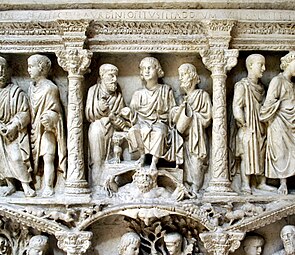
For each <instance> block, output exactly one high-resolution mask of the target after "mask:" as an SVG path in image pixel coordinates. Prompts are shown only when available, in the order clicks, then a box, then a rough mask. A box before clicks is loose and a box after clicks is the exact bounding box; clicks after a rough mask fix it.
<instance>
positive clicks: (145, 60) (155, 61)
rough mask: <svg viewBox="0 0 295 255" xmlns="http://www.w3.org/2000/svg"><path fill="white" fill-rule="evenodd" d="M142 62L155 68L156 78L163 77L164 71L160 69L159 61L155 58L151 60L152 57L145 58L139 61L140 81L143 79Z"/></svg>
mask: <svg viewBox="0 0 295 255" xmlns="http://www.w3.org/2000/svg"><path fill="white" fill-rule="evenodd" d="M144 62H148V63H150V64H152V65H153V66H155V68H156V69H157V74H158V78H162V77H164V71H163V69H162V67H161V64H160V62H159V60H158V59H156V58H153V57H145V58H144V59H143V60H141V61H140V64H139V68H140V77H141V79H143V78H142V67H143V63H144Z"/></svg>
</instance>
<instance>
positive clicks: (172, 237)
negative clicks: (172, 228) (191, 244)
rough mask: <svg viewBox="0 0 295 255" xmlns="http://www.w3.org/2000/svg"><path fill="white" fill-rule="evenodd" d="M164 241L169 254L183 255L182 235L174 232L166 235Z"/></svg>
mask: <svg viewBox="0 0 295 255" xmlns="http://www.w3.org/2000/svg"><path fill="white" fill-rule="evenodd" d="M164 242H165V244H166V248H167V251H168V254H169V255H181V249H182V235H181V234H179V233H177V232H172V233H168V234H165V235H164Z"/></svg>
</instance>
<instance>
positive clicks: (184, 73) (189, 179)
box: [172, 64, 212, 193]
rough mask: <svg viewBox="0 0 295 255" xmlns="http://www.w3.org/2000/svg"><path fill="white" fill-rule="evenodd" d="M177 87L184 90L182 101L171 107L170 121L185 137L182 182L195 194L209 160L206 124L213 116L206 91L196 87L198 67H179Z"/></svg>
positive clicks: (199, 186) (187, 65) (189, 65)
mask: <svg viewBox="0 0 295 255" xmlns="http://www.w3.org/2000/svg"><path fill="white" fill-rule="evenodd" d="M178 73H179V80H180V82H181V84H180V88H181V89H182V90H183V91H184V92H185V93H186V96H185V97H184V101H183V102H182V104H181V105H180V106H179V107H175V108H174V109H173V110H172V112H173V113H172V115H174V116H173V121H174V122H175V123H176V128H177V130H178V132H179V133H180V134H181V136H182V137H183V140H184V145H183V146H184V149H183V151H184V181H185V182H186V183H187V184H188V185H189V186H191V190H192V192H193V193H197V192H198V191H199V189H200V188H201V187H202V185H203V180H204V171H205V170H206V163H207V159H208V149H207V148H208V145H207V135H206V131H205V129H206V127H208V126H209V125H210V122H211V118H212V104H211V100H210V96H209V94H208V93H207V92H206V91H204V90H201V89H196V85H197V84H199V83H200V78H199V76H198V73H197V70H196V68H195V66H194V65H192V64H183V65H181V66H180V67H179V68H178Z"/></svg>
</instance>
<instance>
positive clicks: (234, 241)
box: [200, 232, 245, 255]
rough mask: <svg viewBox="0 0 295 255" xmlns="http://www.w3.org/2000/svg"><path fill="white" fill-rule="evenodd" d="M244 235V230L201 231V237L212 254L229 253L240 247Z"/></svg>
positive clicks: (222, 254) (225, 254) (224, 254)
mask: <svg viewBox="0 0 295 255" xmlns="http://www.w3.org/2000/svg"><path fill="white" fill-rule="evenodd" d="M244 235H245V233H242V232H208V233H201V234H200V238H201V240H202V241H203V243H204V246H205V248H206V250H207V251H208V252H209V253H210V254H211V253H212V254H214V255H227V254H229V252H233V251H235V250H236V249H238V248H239V247H240V244H241V240H242V239H243V238H244Z"/></svg>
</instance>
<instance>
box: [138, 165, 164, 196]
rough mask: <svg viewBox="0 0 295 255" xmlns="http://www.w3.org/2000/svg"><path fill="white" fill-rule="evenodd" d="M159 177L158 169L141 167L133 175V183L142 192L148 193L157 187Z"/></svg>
mask: <svg viewBox="0 0 295 255" xmlns="http://www.w3.org/2000/svg"><path fill="white" fill-rule="evenodd" d="M157 178H158V171H157V170H153V169H145V168H140V169H138V170H137V171H136V172H135V174H134V175H133V183H134V184H135V185H136V187H137V188H138V189H139V190H140V191H141V192H142V193H146V192H149V191H150V190H152V189H153V188H155V187H157Z"/></svg>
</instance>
